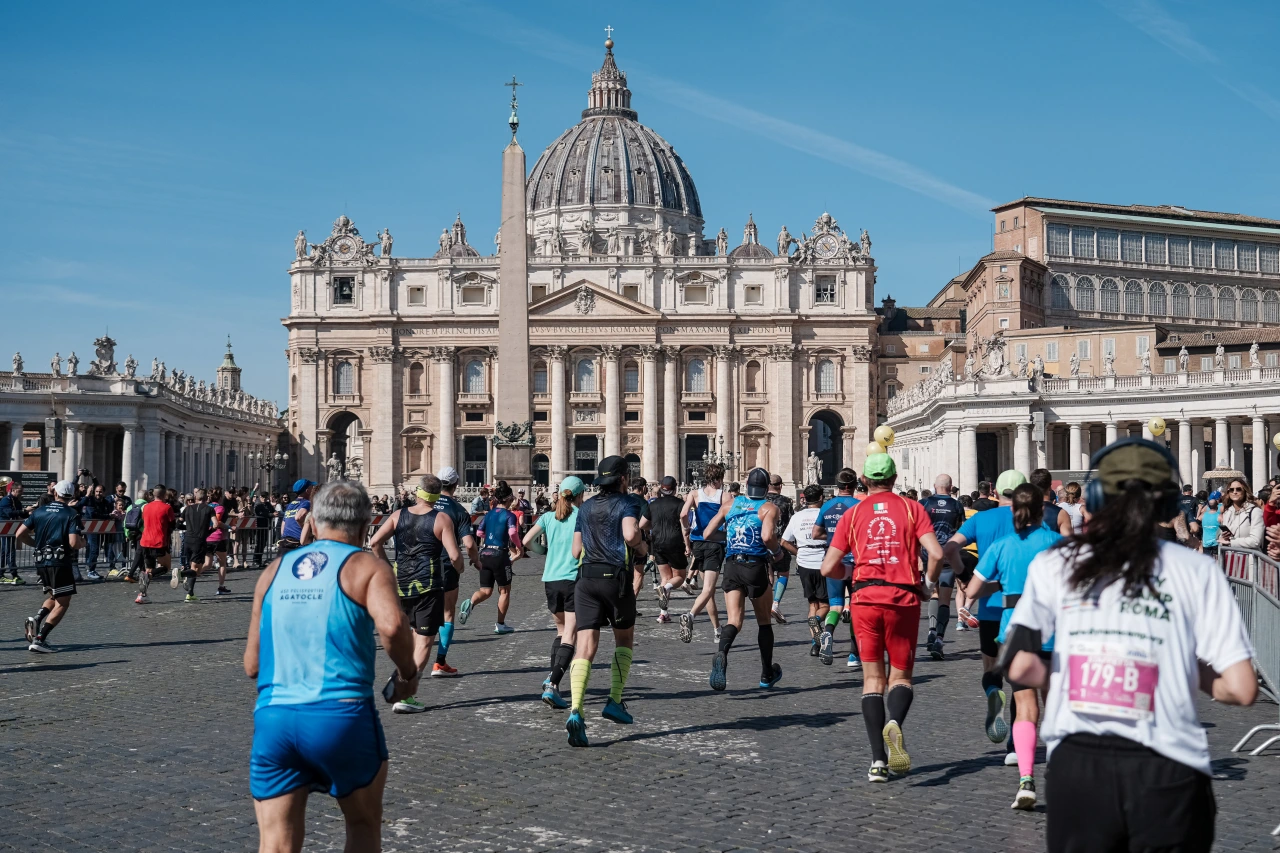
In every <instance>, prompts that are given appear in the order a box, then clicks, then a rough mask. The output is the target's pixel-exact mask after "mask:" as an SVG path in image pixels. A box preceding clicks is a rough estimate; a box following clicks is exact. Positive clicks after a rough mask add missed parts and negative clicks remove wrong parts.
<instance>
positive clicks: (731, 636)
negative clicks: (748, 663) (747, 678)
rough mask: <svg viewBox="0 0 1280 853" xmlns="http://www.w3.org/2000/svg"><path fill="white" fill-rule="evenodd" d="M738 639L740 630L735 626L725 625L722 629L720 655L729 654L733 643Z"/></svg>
mask: <svg viewBox="0 0 1280 853" xmlns="http://www.w3.org/2000/svg"><path fill="white" fill-rule="evenodd" d="M737 637H738V629H737V628H736V627H734V626H733V625H725V626H724V627H723V628H721V629H720V653H721V654H726V655H727V654H729V649H731V648H733V641H734V640H735V639H737Z"/></svg>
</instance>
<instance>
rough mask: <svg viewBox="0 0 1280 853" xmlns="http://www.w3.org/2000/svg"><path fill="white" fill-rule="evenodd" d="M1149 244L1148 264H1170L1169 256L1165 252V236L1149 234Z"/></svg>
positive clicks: (1147, 239)
mask: <svg viewBox="0 0 1280 853" xmlns="http://www.w3.org/2000/svg"><path fill="white" fill-rule="evenodd" d="M1146 244H1147V263H1149V264H1163V263H1168V259H1169V255H1168V253H1167V252H1166V251H1165V245H1164V235H1163V234H1148V235H1147V236H1146Z"/></svg>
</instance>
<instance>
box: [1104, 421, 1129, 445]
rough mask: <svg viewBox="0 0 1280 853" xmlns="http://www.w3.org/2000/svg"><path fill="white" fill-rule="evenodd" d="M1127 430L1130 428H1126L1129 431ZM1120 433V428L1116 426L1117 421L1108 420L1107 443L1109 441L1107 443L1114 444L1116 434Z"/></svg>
mask: <svg viewBox="0 0 1280 853" xmlns="http://www.w3.org/2000/svg"><path fill="white" fill-rule="evenodd" d="M1127 431H1128V430H1127V429H1126V432H1127ZM1118 433H1119V429H1118V428H1117V427H1116V422H1115V421H1107V441H1106V443H1107V444H1113V443H1115V440H1116V436H1117V434H1118Z"/></svg>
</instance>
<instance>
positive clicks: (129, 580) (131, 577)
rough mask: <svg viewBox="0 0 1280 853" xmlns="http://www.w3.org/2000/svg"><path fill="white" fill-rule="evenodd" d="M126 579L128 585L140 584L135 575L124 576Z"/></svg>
mask: <svg viewBox="0 0 1280 853" xmlns="http://www.w3.org/2000/svg"><path fill="white" fill-rule="evenodd" d="M124 579H125V581H126V582H127V583H137V582H138V579H137V578H135V577H134V576H133V575H125V576H124Z"/></svg>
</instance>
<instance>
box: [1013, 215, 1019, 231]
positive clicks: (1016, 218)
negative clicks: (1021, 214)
mask: <svg viewBox="0 0 1280 853" xmlns="http://www.w3.org/2000/svg"><path fill="white" fill-rule="evenodd" d="M1013 227H1014V228H1017V227H1018V217H1016V216H1015V217H1013Z"/></svg>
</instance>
